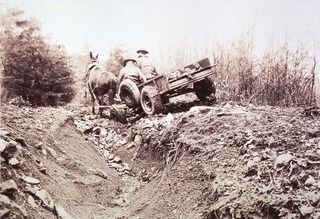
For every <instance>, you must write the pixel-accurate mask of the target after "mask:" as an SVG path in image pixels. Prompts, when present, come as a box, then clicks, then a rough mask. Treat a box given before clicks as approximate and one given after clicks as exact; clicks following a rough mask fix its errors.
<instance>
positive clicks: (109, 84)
mask: <svg viewBox="0 0 320 219" xmlns="http://www.w3.org/2000/svg"><path fill="white" fill-rule="evenodd" d="M98 56H99V54H97V55H96V56H95V57H94V56H93V55H92V52H90V60H91V63H90V64H89V65H88V69H87V75H88V80H87V85H88V88H89V92H90V94H91V100H92V113H93V114H95V109H94V104H95V101H96V100H97V101H98V105H99V106H102V105H103V104H104V101H103V97H104V95H105V94H108V100H109V105H112V104H113V102H114V97H115V95H116V92H117V88H118V84H119V79H118V78H117V77H116V76H115V75H114V74H113V73H112V72H109V71H105V70H104V69H103V68H102V67H101V66H100V65H99V62H98ZM102 111H103V109H102V108H99V112H100V116H101V117H102Z"/></svg>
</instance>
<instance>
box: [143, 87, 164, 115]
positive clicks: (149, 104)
mask: <svg viewBox="0 0 320 219" xmlns="http://www.w3.org/2000/svg"><path fill="white" fill-rule="evenodd" d="M140 101H141V107H142V109H143V111H144V112H145V113H146V114H147V115H153V114H156V113H159V112H161V110H162V109H163V104H162V101H161V97H160V95H158V93H157V90H156V88H155V87H153V86H150V85H147V86H145V87H144V88H143V89H142V90H141V95H140Z"/></svg>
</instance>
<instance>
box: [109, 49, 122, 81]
mask: <svg viewBox="0 0 320 219" xmlns="http://www.w3.org/2000/svg"><path fill="white" fill-rule="evenodd" d="M125 54H126V51H125V50H123V49H122V48H121V46H117V47H115V48H114V49H113V50H112V51H110V55H109V59H107V61H106V70H108V71H110V72H112V73H114V74H115V75H116V76H118V75H119V72H120V70H121V68H122V67H123V61H124V56H125Z"/></svg>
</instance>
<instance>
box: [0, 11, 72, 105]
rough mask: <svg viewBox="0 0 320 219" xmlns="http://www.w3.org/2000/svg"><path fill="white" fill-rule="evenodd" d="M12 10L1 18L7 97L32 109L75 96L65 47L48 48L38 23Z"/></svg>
mask: <svg viewBox="0 0 320 219" xmlns="http://www.w3.org/2000/svg"><path fill="white" fill-rule="evenodd" d="M23 15H24V13H23V11H18V10H13V11H9V12H7V13H5V14H3V15H2V16H1V19H0V20H1V29H0V31H1V32H0V41H1V49H2V51H3V52H2V54H1V56H2V57H3V58H2V64H3V68H4V71H3V77H2V81H1V83H2V85H3V87H4V88H5V89H6V90H7V91H8V93H9V94H10V95H9V98H10V97H22V98H23V99H24V100H28V101H29V102H30V103H31V104H32V105H35V106H47V105H50V106H57V105H58V104H59V103H61V102H62V103H68V102H70V101H71V100H72V98H73V96H74V93H75V92H74V89H73V84H74V81H73V73H72V71H71V69H70V67H69V66H68V64H67V63H68V58H67V56H66V54H65V52H64V48H63V47H62V46H58V45H49V44H48V43H47V42H46V41H45V38H44V37H43V36H41V35H40V33H39V32H40V26H39V24H38V23H37V22H36V21H35V20H33V19H30V18H24V17H23Z"/></svg>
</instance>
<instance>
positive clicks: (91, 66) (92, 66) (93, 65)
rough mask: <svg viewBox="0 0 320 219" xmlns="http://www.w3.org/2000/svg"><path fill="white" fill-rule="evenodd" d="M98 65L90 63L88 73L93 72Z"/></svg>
mask: <svg viewBox="0 0 320 219" xmlns="http://www.w3.org/2000/svg"><path fill="white" fill-rule="evenodd" d="M97 65H98V63H96V62H93V63H90V64H89V66H88V71H91V70H92V69H93V68H94V67H96V66H97Z"/></svg>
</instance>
